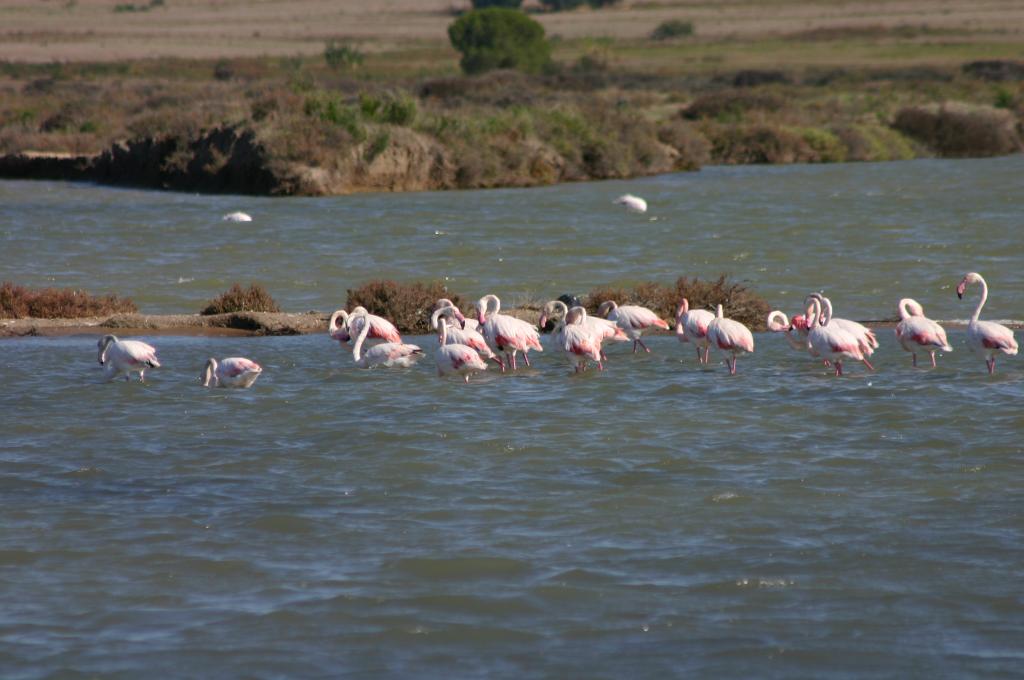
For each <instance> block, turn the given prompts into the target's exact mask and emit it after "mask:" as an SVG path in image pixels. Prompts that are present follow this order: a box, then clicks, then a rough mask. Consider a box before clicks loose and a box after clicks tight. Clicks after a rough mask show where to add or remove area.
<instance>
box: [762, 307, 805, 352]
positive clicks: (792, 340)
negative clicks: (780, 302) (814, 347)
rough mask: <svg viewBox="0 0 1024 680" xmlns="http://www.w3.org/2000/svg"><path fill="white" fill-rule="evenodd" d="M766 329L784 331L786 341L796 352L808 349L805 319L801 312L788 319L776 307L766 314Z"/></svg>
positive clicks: (774, 331)
mask: <svg viewBox="0 0 1024 680" xmlns="http://www.w3.org/2000/svg"><path fill="white" fill-rule="evenodd" d="M768 330H770V331H772V332H773V333H785V337H786V342H788V343H789V346H790V347H792V348H793V349H795V350H797V351H798V352H806V351H807V350H808V345H807V319H806V318H805V317H804V315H803V314H797V315H796V316H794V317H793V320H792V321H790V320H789V319H788V318H787V317H786V315H785V314H784V313H783V312H780V311H779V310H777V309H776V310H775V311H773V312H772V313H771V314H769V315H768ZM793 331H796V333H794V332H793Z"/></svg>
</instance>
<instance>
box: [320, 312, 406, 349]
mask: <svg viewBox="0 0 1024 680" xmlns="http://www.w3.org/2000/svg"><path fill="white" fill-rule="evenodd" d="M339 318H340V319H341V325H340V326H339V325H338V324H337V320H338V319H339ZM364 320H368V321H369V322H370V332H369V334H368V336H367V339H375V340H383V341H384V342H398V343H400V342H402V336H401V335H400V334H399V333H398V329H397V328H395V324H393V323H391V322H390V321H388V320H387V319H385V318H384V317H382V316H377V315H375V314H370V313H369V312H368V311H366V308H365V307H362V306H360V307H356V308H355V309H353V310H352V312H351V313H349V312H346V311H345V310H344V309H339V310H338V311H336V312H334V313H333V314H331V320H330V322H329V323H328V325H327V333H328V334H329V335H330V336H331V339H332V340H337V341H338V342H339V343H341V344H342V345H344V344H345V343H347V342H348V341H349V340H351V339H352V336H353V335H359V330H360V329H361V328H362V324H363V322H364Z"/></svg>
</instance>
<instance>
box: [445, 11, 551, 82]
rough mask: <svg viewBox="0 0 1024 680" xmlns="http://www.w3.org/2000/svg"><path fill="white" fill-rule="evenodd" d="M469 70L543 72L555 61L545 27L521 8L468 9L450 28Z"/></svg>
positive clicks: (462, 63)
mask: <svg viewBox="0 0 1024 680" xmlns="http://www.w3.org/2000/svg"><path fill="white" fill-rule="evenodd" d="M448 38H449V39H450V40H451V43H452V47H454V48H455V49H456V50H458V51H459V52H461V53H462V59H461V60H460V62H459V64H460V65H461V66H462V70H463V71H464V72H466V73H481V72H483V71H489V70H492V69H497V68H514V69H518V70H520V71H525V72H527V73H539V72H540V71H541V70H543V69H544V68H546V67H547V66H548V65H549V64H550V63H551V46H550V45H549V44H548V42H547V40H546V39H545V38H544V27H543V26H541V25H540V24H539V23H537V22H536V21H534V20H533V19H531V18H530V17H528V16H526V15H525V14H523V13H522V12H520V11H517V10H513V9H505V8H502V7H491V8H490V9H478V10H473V11H471V12H467V13H466V14H464V15H462V16H461V17H459V18H458V19H456V20H455V21H454V22H453V23H452V25H451V26H449V27H448Z"/></svg>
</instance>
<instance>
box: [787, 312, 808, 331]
mask: <svg viewBox="0 0 1024 680" xmlns="http://www.w3.org/2000/svg"><path fill="white" fill-rule="evenodd" d="M789 330H791V331H792V330H796V331H805V330H807V317H806V316H805V315H803V314H797V315H796V316H794V317H793V318H792V319H790V321H789Z"/></svg>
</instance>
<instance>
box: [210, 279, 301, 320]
mask: <svg viewBox="0 0 1024 680" xmlns="http://www.w3.org/2000/svg"><path fill="white" fill-rule="evenodd" d="M280 311H281V308H280V307H278V306H277V303H276V302H274V298H272V297H270V293H268V292H267V289H266V288H264V287H263V286H261V285H259V284H256V283H251V284H249V287H248V288H242V286H240V285H239V284H237V283H236V284H234V285H232V286H231V288H229V289H228V290H226V291H224V292H223V293H221V294H220V295H218V296H217V297H216V298H214V299H213V300H210V302H209V304H207V305H206V307H204V308H203V310H202V311H201V312H199V313H200V314H229V313H232V312H280Z"/></svg>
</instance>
